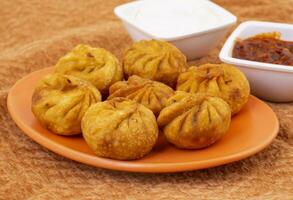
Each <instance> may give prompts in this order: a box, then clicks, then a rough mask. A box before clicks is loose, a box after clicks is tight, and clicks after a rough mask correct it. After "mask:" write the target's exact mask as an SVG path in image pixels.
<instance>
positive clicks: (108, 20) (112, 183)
mask: <svg viewBox="0 0 293 200" xmlns="http://www.w3.org/2000/svg"><path fill="white" fill-rule="evenodd" d="M123 2H124V1H118V0H116V1H115V0H111V1H110V0H109V1H106V0H86V1H83V0H78V1H77V0H62V1H61V0H59V1H58V0H42V1H40V0H30V1H27V0H14V1H8V0H1V1H0V39H1V40H0V199H5V200H6V199H17V200H18V199H21V200H23V199H152V200H154V199H159V200H163V199H166V200H167V199H168V200H171V199H215V200H216V199H219V200H223V199H233V200H234V199H246V200H251V199H282V200H285V199H288V200H289V199H293V183H292V179H293V167H292V166H293V146H292V145H293V139H292V135H293V103H289V104H272V103H270V104H269V105H270V106H271V107H272V108H273V109H274V111H275V112H276V114H277V116H278V118H279V120H280V124H281V127H280V132H279V135H278V137H277V138H276V139H275V140H274V142H273V143H272V144H271V145H270V146H269V147H268V148H266V149H265V150H264V151H262V152H260V153H258V154H257V155H255V156H252V157H250V158H248V159H245V160H242V161H239V162H236V163H233V164H228V165H225V166H221V167H216V168H211V169H206V170H199V171H192V172H183V173H174V174H139V173H126V172H118V171H110V170H106V169H99V168H94V167H89V166H86V165H84V164H80V163H77V162H74V161H71V160H68V159H65V158H63V157H61V156H58V155H56V154H54V153H52V152H50V151H48V150H46V149H45V148H43V147H42V146H40V145H38V144H37V143H35V142H33V141H32V140H31V139H29V138H28V137H27V136H26V135H24V133H23V132H22V131H21V130H20V129H18V127H17V126H16V125H15V124H14V122H13V121H12V120H11V118H10V116H9V114H8V112H7V107H6V97H7V93H8V90H9V88H10V87H11V86H12V85H13V84H14V83H15V81H16V80H18V79H19V78H21V77H23V76H24V75H26V74H28V73H30V72H32V71H34V70H37V69H41V68H43V67H48V66H52V65H54V63H55V62H56V60H57V59H58V58H59V57H60V56H62V55H63V54H64V53H65V52H66V51H68V50H70V49H71V48H72V47H74V46H75V45H76V44H79V43H88V44H91V45H93V46H100V47H104V48H106V49H108V50H110V51H112V52H113V53H114V54H115V55H117V56H118V57H119V58H121V56H122V54H123V50H124V49H125V48H127V47H128V46H129V45H130V43H131V40H130V38H129V36H128V35H127V33H126V31H125V30H124V29H123V27H122V24H121V23H120V22H119V21H118V20H117V19H116V17H115V16H114V15H113V13H112V10H113V8H114V7H115V6H116V5H118V4H121V3H123ZM217 3H218V4H220V5H222V6H223V7H225V8H226V9H228V10H230V11H231V12H233V13H234V14H236V15H237V16H238V17H239V22H241V21H245V20H250V19H256V20H268V21H277V22H287V23H293V14H292V13H293V1H292V0H279V1H275V0H217ZM220 47H221V45H219V47H218V48H217V49H215V50H214V51H213V52H211V53H210V55H209V56H207V57H205V58H202V59H201V60H198V61H195V63H205V62H218V61H219V60H218V59H217V54H218V52H219V49H220Z"/></svg>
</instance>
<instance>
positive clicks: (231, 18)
mask: <svg viewBox="0 0 293 200" xmlns="http://www.w3.org/2000/svg"><path fill="white" fill-rule="evenodd" d="M158 1H166V0H153V2H154V3H156V2H158ZM198 1H201V2H203V3H205V4H208V5H209V6H211V7H212V8H213V9H215V10H216V11H217V12H218V13H223V16H224V18H225V20H223V22H222V23H219V25H217V26H216V27H213V28H208V29H205V30H202V31H198V32H192V33H188V34H184V35H179V36H174V37H161V36H157V35H155V34H154V33H151V32H149V31H147V30H144V29H143V28H142V27H140V26H139V25H137V24H136V23H135V22H134V21H133V20H130V19H129V18H128V16H127V15H125V13H124V12H123V11H124V10H125V9H126V8H128V7H130V6H132V7H137V6H139V5H141V4H144V3H145V2H146V1H133V2H128V3H125V4H122V5H119V6H116V7H115V8H114V13H115V15H116V16H117V17H118V18H119V19H121V20H122V21H123V22H124V23H126V24H127V25H130V26H132V27H134V28H136V29H137V30H139V31H140V32H142V33H143V34H145V35H148V36H149V37H151V38H154V39H158V40H166V41H175V40H181V39H185V38H189V37H193V36H200V35H204V34H206V33H211V32H215V31H218V30H221V29H225V28H228V27H230V26H232V25H234V24H236V21H237V17H236V16H235V15H233V14H232V13H231V12H229V11H227V10H226V9H224V8H223V7H221V6H219V5H217V4H215V3H213V2H211V1H206V0H198ZM148 2H150V0H149V1H148Z"/></svg>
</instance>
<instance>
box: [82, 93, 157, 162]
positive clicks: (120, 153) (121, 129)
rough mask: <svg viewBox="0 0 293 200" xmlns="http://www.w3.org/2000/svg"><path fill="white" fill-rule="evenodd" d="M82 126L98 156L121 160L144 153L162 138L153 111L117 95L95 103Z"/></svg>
mask: <svg viewBox="0 0 293 200" xmlns="http://www.w3.org/2000/svg"><path fill="white" fill-rule="evenodd" d="M81 127H82V133H83V137H84V139H85V141H86V142H87V144H88V145H89V147H90V148H91V149H92V150H93V151H94V152H95V153H96V154H97V155H98V156H101V157H107V158H113V159H118V160H133V159H138V158H141V157H143V156H144V155H146V154H147V153H149V152H150V151H151V149H152V148H153V146H154V145H155V143H156V141H157V138H158V125H157V123H156V118H155V116H154V114H153V113H152V111H151V110H149V109H148V108H146V107H145V106H143V105H141V104H139V103H137V102H135V101H132V100H129V99H126V98H119V97H117V98H114V99H111V100H107V101H104V102H100V103H97V104H95V105H93V106H91V107H90V108H89V109H88V111H87V112H86V114H85V116H84V117H83V119H82V123H81Z"/></svg>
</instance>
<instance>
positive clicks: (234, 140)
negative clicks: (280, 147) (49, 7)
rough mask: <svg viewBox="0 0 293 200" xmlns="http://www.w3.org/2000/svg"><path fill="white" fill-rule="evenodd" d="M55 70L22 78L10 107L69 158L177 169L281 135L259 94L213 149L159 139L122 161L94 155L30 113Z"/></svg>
mask: <svg viewBox="0 0 293 200" xmlns="http://www.w3.org/2000/svg"><path fill="white" fill-rule="evenodd" d="M52 71H53V68H45V69H42V70H39V71H36V72H33V73H31V74H29V75H28V76H26V77H24V78H22V79H21V80H19V81H18V82H17V83H16V84H15V85H14V86H13V87H12V88H11V90H10V92H9V95H8V99H7V105H8V109H9V112H10V114H11V116H12V118H13V120H14V121H15V123H16V124H17V125H18V126H19V128H20V129H22V130H23V131H24V133H25V134H27V135H28V136H29V137H30V138H32V139H33V140H34V141H36V142H37V143H39V144H40V145H42V146H44V147H46V148H48V149H50V150H51V151H53V152H56V153H57V154H60V155H62V156H64V157H67V158H69V159H72V160H75V161H78V162H81V163H85V164H88V165H92V166H96V167H102V168H108V169H114V170H122V171H132V172H154V173H155V172H177V171H185V170H196V169H203V168H208V167H213V166H218V165H223V164H226V163H230V162H233V161H237V160H240V159H243V158H246V157H248V156H251V155H253V154H255V153H257V152H259V151H261V150H262V149H263V148H265V147H266V146H267V145H269V144H270V143H271V142H272V140H273V139H274V138H275V137H276V135H277V133H278V129H279V123H278V120H277V117H276V115H275V114H274V112H273V111H272V110H271V108H270V107H269V106H267V105H266V104H265V103H264V102H262V101H261V100H259V99H257V98H256V97H254V96H251V97H250V98H249V101H248V103H247V105H246V106H245V107H244V108H243V110H242V111H241V112H240V113H238V114H237V115H236V116H234V117H233V119H232V123H231V127H230V129H229V131H228V132H227V133H226V134H225V136H224V137H223V138H222V139H221V140H220V141H218V142H217V143H215V144H214V145H212V146H211V147H209V148H206V149H202V150H180V149H177V148H175V147H173V146H172V145H170V144H168V143H167V142H166V141H165V139H164V138H162V137H161V138H160V140H159V142H158V144H157V145H156V146H155V148H154V149H153V151H152V152H151V153H150V154H148V155H147V156H145V157H144V158H142V159H139V160H135V161H117V160H111V159H106V158H100V157H97V156H95V155H94V154H93V152H92V151H91V150H90V149H89V147H88V146H87V144H86V143H85V141H84V140H83V138H82V136H75V137H65V136H59V135H55V134H53V133H51V132H50V131H48V130H46V129H45V128H43V127H42V126H41V125H40V124H39V123H38V121H37V120H36V118H35V117H34V115H33V113H32V112H31V97H32V93H33V90H34V87H35V84H36V82H37V81H38V80H39V79H40V78H41V77H43V76H44V75H46V74H48V73H50V72H52Z"/></svg>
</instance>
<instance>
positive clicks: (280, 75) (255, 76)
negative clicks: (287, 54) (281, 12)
mask: <svg viewBox="0 0 293 200" xmlns="http://www.w3.org/2000/svg"><path fill="white" fill-rule="evenodd" d="M275 31H277V32H280V33H281V39H282V40H287V41H293V25H291V24H281V23H271V22H260V21H247V22H244V23H242V24H240V25H239V26H238V27H237V28H236V29H235V31H234V32H233V33H232V34H231V36H230V37H229V38H228V40H227V41H226V43H225V44H224V46H223V48H222V50H221V52H220V55H219V57H220V59H221V61H223V62H225V63H228V64H233V65H235V66H237V67H238V68H239V69H240V70H241V71H243V72H244V73H245V75H246V76H247V78H248V80H249V82H250V86H251V91H252V93H253V94H254V95H256V96H258V97H260V98H262V99H265V100H268V101H273V102H289V101H293V66H286V65H276V64H270V63H263V62H255V61H249V60H243V59H238V58H233V57H232V51H233V48H234V43H235V40H236V39H237V38H241V39H245V38H248V37H252V36H254V35H256V34H259V33H266V32H275Z"/></svg>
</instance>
